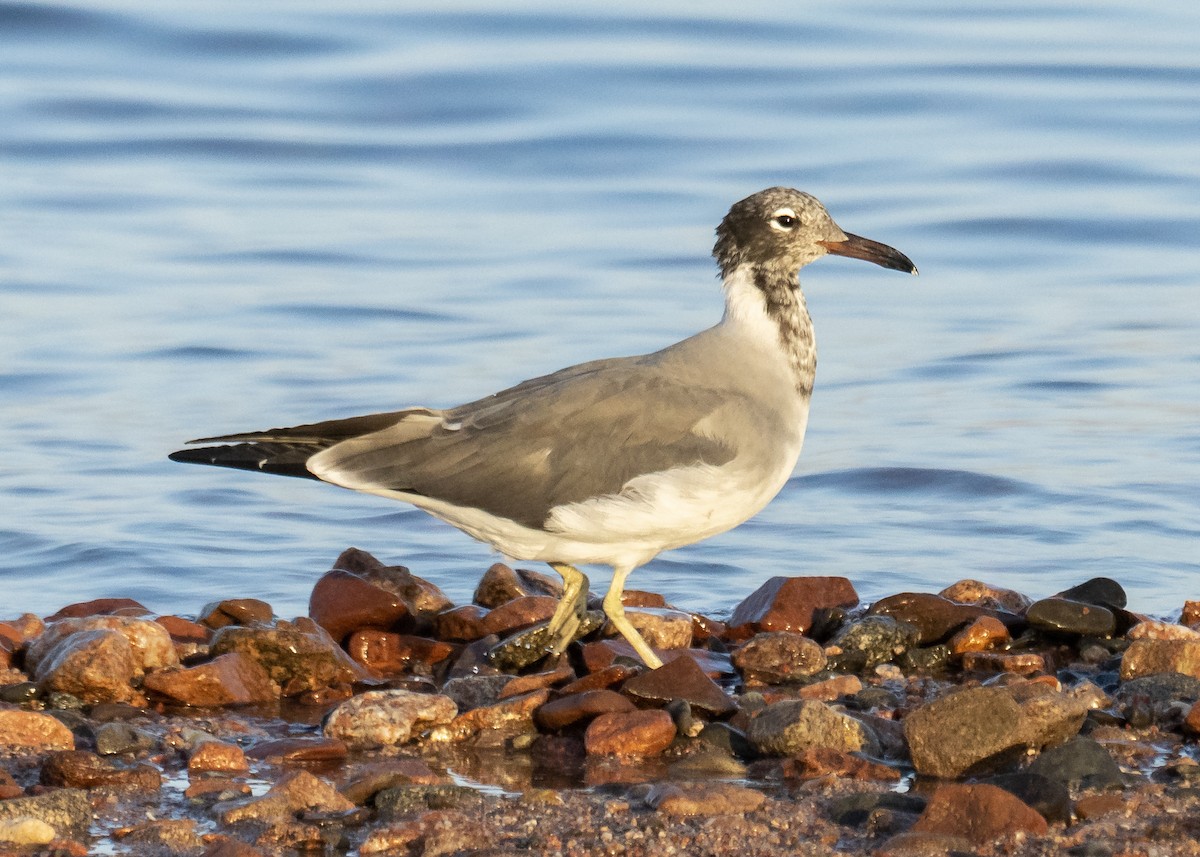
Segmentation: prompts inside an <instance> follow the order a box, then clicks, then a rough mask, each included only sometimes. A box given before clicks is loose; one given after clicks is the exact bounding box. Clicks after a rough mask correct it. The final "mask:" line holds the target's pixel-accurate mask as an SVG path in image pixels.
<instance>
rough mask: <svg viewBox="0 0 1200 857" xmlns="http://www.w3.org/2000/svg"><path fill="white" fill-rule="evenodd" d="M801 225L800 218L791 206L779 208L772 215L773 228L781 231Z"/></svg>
mask: <svg viewBox="0 0 1200 857" xmlns="http://www.w3.org/2000/svg"><path fill="white" fill-rule="evenodd" d="M799 225H800V218H799V217H797V216H796V212H795V211H793V210H792V209H790V208H779V209H776V210H775V213H774V214H772V215H771V228H772V229H778V230H779V231H780V232H791V231H792V230H793V229H794V228H795V227H797V226H799Z"/></svg>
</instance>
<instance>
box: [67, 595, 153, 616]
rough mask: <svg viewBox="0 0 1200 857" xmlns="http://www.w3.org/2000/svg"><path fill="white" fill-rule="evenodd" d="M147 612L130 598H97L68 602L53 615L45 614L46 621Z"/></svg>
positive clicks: (144, 613)
mask: <svg viewBox="0 0 1200 857" xmlns="http://www.w3.org/2000/svg"><path fill="white" fill-rule="evenodd" d="M149 613H150V611H149V610H147V609H146V607H145V605H143V604H141V603H139V602H137V601H134V600H133V599H132V598H97V599H95V600H93V601H80V602H79V603H77V604H68V605H67V606H66V607H64V608H62V609H61V610H59V611H58V612H57V613H55V614H54V615H53V616H47V617H46V621H47V622H54V621H57V620H58V619H77V618H79V617H81V616H146V615H149Z"/></svg>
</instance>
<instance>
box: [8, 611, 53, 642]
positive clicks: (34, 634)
mask: <svg viewBox="0 0 1200 857" xmlns="http://www.w3.org/2000/svg"><path fill="white" fill-rule="evenodd" d="M45 630H46V623H45V622H43V621H42V620H41V617H39V616H35V615H34V614H33V613H22V614H21V616H20V618H18V619H9V620H8V621H7V622H0V637H6V638H8V639H9V640H12V641H13V642H14V643H16V644H17V648H20V647H21V645H23V644H25V643H28V642H29V641H30V640H33V639H36V638H38V637H40V636H41V635H42V632H43V631H45Z"/></svg>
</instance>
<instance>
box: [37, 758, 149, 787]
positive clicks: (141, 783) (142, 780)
mask: <svg viewBox="0 0 1200 857" xmlns="http://www.w3.org/2000/svg"><path fill="white" fill-rule="evenodd" d="M41 780H42V784H43V785H47V786H55V787H57V788H71V789H93V788H98V787H101V786H105V787H108V788H118V789H131V790H134V791H146V792H153V791H158V790H159V788H161V786H162V776H161V775H160V774H159V772H158V769H157V768H155V767H154V766H153V765H147V764H144V763H141V764H137V765H133V766H132V767H124V766H122V765H120V764H118V763H117V762H114V761H112V760H110V759H104V758H102V757H100V756H97V755H96V754H95V753H88V752H87V751H85V750H59V751H56V752H53V753H51V754H50V755H49V756H47V757H46V760H45V761H44V762H43V763H42V772H41Z"/></svg>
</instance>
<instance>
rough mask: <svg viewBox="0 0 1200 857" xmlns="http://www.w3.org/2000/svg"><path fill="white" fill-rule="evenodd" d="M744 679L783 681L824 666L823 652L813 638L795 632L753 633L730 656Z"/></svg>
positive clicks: (801, 676)
mask: <svg viewBox="0 0 1200 857" xmlns="http://www.w3.org/2000/svg"><path fill="white" fill-rule="evenodd" d="M732 660H733V665H734V666H735V667H736V668H737V670H738V672H740V673H741V674H742V679H743V681H746V682H750V683H758V684H783V683H784V682H789V681H796V680H798V679H802V678H807V677H808V676H811V675H813V674H815V673H819V672H820V671H821V670H823V669H825V651H824V649H822V648H821V646H820V644H819V643H817V642H816V641H815V640H811V639H809V638H808V637H806V636H804V635H803V634H797V633H795V632H794V631H773V632H767V633H763V634H756V635H755V636H753V637H751V638H750V639H749V640H748V641H747V642H746V643H744V644H743V645H742V646H741V647H739V648H738V649H736V650H735V651H734V652H733V655H732Z"/></svg>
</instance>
